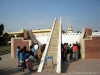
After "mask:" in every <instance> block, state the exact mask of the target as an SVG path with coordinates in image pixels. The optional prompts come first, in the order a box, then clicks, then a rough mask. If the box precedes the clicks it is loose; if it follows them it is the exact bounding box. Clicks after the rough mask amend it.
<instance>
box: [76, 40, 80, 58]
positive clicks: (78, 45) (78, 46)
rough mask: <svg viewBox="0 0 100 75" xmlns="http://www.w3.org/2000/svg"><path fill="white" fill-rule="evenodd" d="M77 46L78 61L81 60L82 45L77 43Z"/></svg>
mask: <svg viewBox="0 0 100 75" xmlns="http://www.w3.org/2000/svg"><path fill="white" fill-rule="evenodd" d="M76 46H77V48H78V59H79V58H81V53H80V44H79V43H78V42H76Z"/></svg>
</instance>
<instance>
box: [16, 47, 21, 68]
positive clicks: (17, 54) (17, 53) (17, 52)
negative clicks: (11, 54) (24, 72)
mask: <svg viewBox="0 0 100 75" xmlns="http://www.w3.org/2000/svg"><path fill="white" fill-rule="evenodd" d="M19 52H20V46H18V47H17V49H16V56H17V60H18V64H17V66H18V67H20V63H19Z"/></svg>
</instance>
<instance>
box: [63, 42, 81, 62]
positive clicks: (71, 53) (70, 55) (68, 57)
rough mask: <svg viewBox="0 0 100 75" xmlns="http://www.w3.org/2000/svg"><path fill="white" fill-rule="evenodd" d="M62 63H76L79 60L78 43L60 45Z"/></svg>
mask: <svg viewBox="0 0 100 75" xmlns="http://www.w3.org/2000/svg"><path fill="white" fill-rule="evenodd" d="M61 57H62V61H63V62H65V63H68V64H70V63H71V62H72V61H77V60H79V59H80V58H81V54H80V44H79V43H78V42H76V43H74V44H73V45H72V44H68V43H64V44H62V45H61Z"/></svg>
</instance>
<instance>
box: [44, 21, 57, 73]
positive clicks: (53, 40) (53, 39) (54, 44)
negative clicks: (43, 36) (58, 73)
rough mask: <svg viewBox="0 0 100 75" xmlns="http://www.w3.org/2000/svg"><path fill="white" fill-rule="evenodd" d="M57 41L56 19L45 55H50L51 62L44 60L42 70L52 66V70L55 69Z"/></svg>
mask: <svg viewBox="0 0 100 75" xmlns="http://www.w3.org/2000/svg"><path fill="white" fill-rule="evenodd" d="M58 41H59V22H58V21H56V23H55V26H54V29H53V33H52V36H51V40H50V44H49V48H48V51H47V54H46V56H52V57H53V62H47V61H45V62H44V68H43V71H45V70H50V68H51V69H52V67H53V71H55V70H56V67H57V52H58Z"/></svg>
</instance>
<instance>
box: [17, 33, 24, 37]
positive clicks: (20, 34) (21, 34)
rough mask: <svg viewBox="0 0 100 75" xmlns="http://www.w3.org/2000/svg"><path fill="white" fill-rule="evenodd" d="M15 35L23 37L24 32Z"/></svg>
mask: <svg viewBox="0 0 100 75" xmlns="http://www.w3.org/2000/svg"><path fill="white" fill-rule="evenodd" d="M16 37H24V33H19V34H17V36H16Z"/></svg>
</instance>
